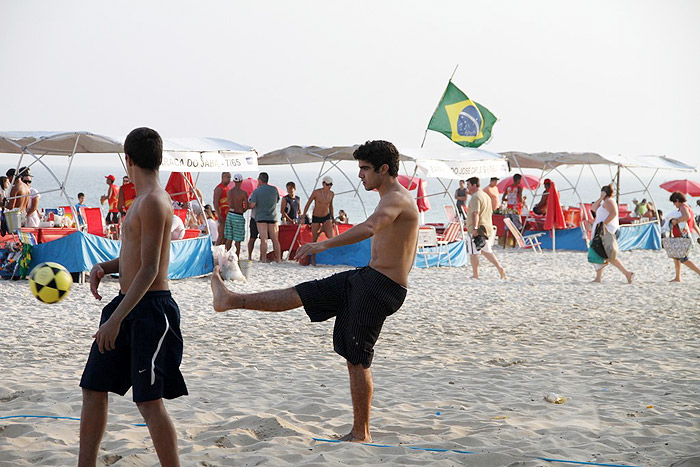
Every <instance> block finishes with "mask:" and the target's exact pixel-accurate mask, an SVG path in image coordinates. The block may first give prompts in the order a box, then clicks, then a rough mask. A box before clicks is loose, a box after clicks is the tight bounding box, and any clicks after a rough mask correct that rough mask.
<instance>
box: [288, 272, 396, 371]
mask: <svg viewBox="0 0 700 467" xmlns="http://www.w3.org/2000/svg"><path fill="white" fill-rule="evenodd" d="M296 290H297V293H298V294H299V297H301V301H302V303H303V304H304V310H306V314H307V315H309V318H310V319H311V321H314V322H316V321H326V320H327V319H329V318H331V317H333V316H335V317H336V318H335V325H334V327H333V348H334V350H335V351H336V353H338V354H339V355H341V356H342V357H344V358H345V359H346V360H347V361H348V362H350V363H351V364H352V365H357V364H360V363H361V364H362V366H364V367H365V368H369V367H370V365H371V364H372V357H373V356H374V344H375V342H377V338H379V332H380V331H381V330H382V325H383V324H384V320H385V319H386V317H387V316H389V315H391V314H392V313H394V312H395V311H396V310H398V309H399V308H401V305H402V304H403V301H404V299H405V298H406V288H405V287H403V286H402V285H399V284H397V283H396V282H394V281H393V280H391V279H389V278H388V277H386V276H385V275H384V274H382V273H380V272H378V271H375V270H374V269H372V268H370V267H369V266H366V267H364V268H360V269H355V270H351V271H346V272H341V273H338V274H334V275H332V276H330V277H326V278H325V279H320V280H313V281H309V282H303V283H301V284H298V285H297V286H296Z"/></svg>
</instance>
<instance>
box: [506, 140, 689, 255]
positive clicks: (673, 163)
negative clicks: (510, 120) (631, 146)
mask: <svg viewBox="0 0 700 467" xmlns="http://www.w3.org/2000/svg"><path fill="white" fill-rule="evenodd" d="M501 154H502V155H503V156H505V157H506V158H507V159H508V162H509V163H510V165H511V167H512V168H513V169H517V170H518V171H520V172H521V173H522V169H539V170H541V172H542V174H541V177H542V178H544V177H546V176H547V175H548V174H550V173H552V172H556V173H557V174H558V175H559V176H560V177H561V178H563V179H564V180H565V181H566V182H567V183H568V184H569V186H570V187H571V188H570V189H571V190H573V191H574V193H575V195H576V196H577V198H578V199H579V202H580V203H581V206H582V207H583V205H584V203H583V200H582V199H581V196H580V194H579V192H578V189H577V188H578V183H579V181H580V179H581V175H582V174H583V171H584V169H585V168H586V167H589V168H590V170H591V173H592V174H593V177H594V178H595V180H596V182H597V183H598V185H599V186H603V185H604V184H605V183H601V181H600V180H599V175H600V173H599V171H596V170H594V168H593V167H594V166H601V165H602V166H608V167H610V168H611V169H614V172H615V174H614V175H613V174H612V172H611V180H610V182H616V184H617V188H616V190H615V192H616V196H617V201H618V203H619V197H620V194H621V190H620V175H621V171H622V169H625V170H627V171H628V172H629V173H630V174H632V176H633V177H634V178H636V179H637V180H638V181H639V183H641V185H642V186H643V189H642V190H637V191H630V192H626V193H624V194H632V193H640V192H641V193H646V194H647V196H648V197H649V199H651V201H652V203H653V204H654V206H657V204H656V201H655V200H654V197H653V195H652V194H651V192H650V191H649V187H650V186H651V184H652V182H653V180H654V177H655V176H656V174H657V173H658V171H659V170H678V171H685V172H694V171H696V169H695V167H693V166H690V165H688V164H685V163H683V162H681V161H678V160H675V159H672V158H670V157H666V156H622V155H616V156H609V155H601V154H597V153H594V152H537V153H525V152H520V151H507V152H502V153H501ZM573 166H580V167H581V168H580V171H579V174H578V178H577V179H576V180H575V181H573V182H572V181H571V180H569V178H568V177H566V175H565V174H564V173H563V172H562V171H561V169H562V168H564V167H573ZM636 169H651V170H653V171H654V173H653V174H652V176H651V178H650V179H649V180H648V181H647V182H646V183H645V182H644V181H643V180H642V179H641V178H640V177H639V175H638V174H637V173H635V170H636ZM560 191H566V189H563V190H560ZM536 194H537V190H535V191H534V193H533V197H532V198H533V199H532V202H534V198H535V196H536ZM528 211H529V209H528ZM659 221H660V220H659V219H657V222H659ZM582 231H583V228H582ZM584 238H585V239H586V244H588V239H587V237H586V236H585V232H584Z"/></svg>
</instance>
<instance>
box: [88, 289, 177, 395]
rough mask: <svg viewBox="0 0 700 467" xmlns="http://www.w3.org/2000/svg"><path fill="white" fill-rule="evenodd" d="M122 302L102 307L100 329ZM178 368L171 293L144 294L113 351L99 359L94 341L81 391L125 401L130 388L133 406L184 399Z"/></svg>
mask: <svg viewBox="0 0 700 467" xmlns="http://www.w3.org/2000/svg"><path fill="white" fill-rule="evenodd" d="M123 298H124V295H123V294H121V293H120V294H119V295H118V296H117V297H115V298H114V300H112V301H111V302H110V303H109V304H108V305H107V306H106V307H104V309H103V310H102V317H101V318H100V325H102V324H103V323H104V322H105V321H107V319H109V317H110V316H112V313H114V310H116V308H117V306H118V305H119V303H120V302H121V301H122V299H123ZM180 362H182V335H181V334H180V309H179V308H178V306H177V303H175V300H173V298H172V296H171V295H170V291H168V290H163V291H154V292H146V295H144V296H143V298H142V299H141V301H140V302H139V303H137V304H136V306H135V307H134V308H133V309H132V310H131V312H130V313H129V314H128V315H127V316H126V318H124V321H122V324H121V328H120V329H119V335H118V336H117V340H116V342H115V348H114V350H105V352H104V353H100V351H99V349H98V347H97V342H95V341H93V343H92V349H91V350H90V356H89V357H88V361H87V363H86V364H85V370H84V371H83V377H82V378H81V380H80V387H82V388H85V389H91V390H93V391H102V392H114V393H117V394H119V395H121V396H123V395H124V394H126V392H127V391H128V390H129V388H130V387H132V386H133V388H134V389H133V396H134V402H146V401H152V400H157V399H161V398H165V399H174V398H176V397H180V396H186V395H187V386H186V385H185V380H184V378H183V377H182V373H180Z"/></svg>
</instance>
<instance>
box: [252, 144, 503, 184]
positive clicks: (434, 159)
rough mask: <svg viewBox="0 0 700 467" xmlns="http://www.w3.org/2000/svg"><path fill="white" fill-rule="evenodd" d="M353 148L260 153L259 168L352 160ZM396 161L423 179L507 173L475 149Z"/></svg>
mask: <svg viewBox="0 0 700 467" xmlns="http://www.w3.org/2000/svg"><path fill="white" fill-rule="evenodd" d="M357 148H358V146H357V145H355V146H334V147H330V148H324V147H319V146H289V147H287V148H284V149H278V150H275V151H272V152H268V153H267V154H264V155H263V156H261V157H260V158H259V159H258V164H259V165H281V164H305V163H311V162H324V161H334V162H335V161H352V160H354V158H353V153H354V152H355V150H356V149H357ZM399 155H400V157H399V160H401V161H406V162H414V163H415V164H416V165H417V166H418V168H419V169H421V171H422V172H423V173H424V174H425V176H427V177H440V178H449V179H464V178H469V177H487V176H489V177H498V176H504V175H506V174H507V173H508V163H507V161H506V159H505V158H504V157H503V156H501V155H500V154H496V153H493V152H489V151H485V150H483V149H476V148H456V149H450V150H445V149H428V148H414V149H411V148H399Z"/></svg>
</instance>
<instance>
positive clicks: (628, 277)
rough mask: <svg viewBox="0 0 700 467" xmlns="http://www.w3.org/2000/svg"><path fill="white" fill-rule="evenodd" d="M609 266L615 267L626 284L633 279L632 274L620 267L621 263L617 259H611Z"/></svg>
mask: <svg viewBox="0 0 700 467" xmlns="http://www.w3.org/2000/svg"><path fill="white" fill-rule="evenodd" d="M610 264H612V265H613V266H615V267H616V268H617V269H619V270H620V272H622V274H624V275H625V278H626V279H627V283H628V284H631V283H632V280H633V279H634V273H633V272H630V271H628V270H627V269H625V266H623V265H622V263H621V262H620V260H619V259H617V258H615V259H611V260H610Z"/></svg>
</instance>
